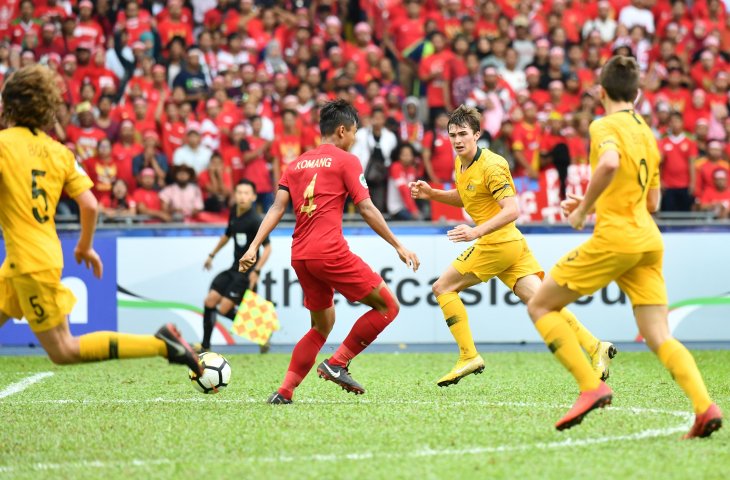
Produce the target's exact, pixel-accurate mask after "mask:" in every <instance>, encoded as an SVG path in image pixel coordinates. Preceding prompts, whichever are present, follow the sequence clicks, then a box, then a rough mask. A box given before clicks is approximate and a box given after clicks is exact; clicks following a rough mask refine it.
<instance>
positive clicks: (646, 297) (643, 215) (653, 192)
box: [528, 56, 722, 438]
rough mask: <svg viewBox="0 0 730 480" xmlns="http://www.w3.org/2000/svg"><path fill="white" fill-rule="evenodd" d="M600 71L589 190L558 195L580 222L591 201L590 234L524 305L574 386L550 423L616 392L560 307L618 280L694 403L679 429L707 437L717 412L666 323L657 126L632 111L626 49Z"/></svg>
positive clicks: (635, 73)
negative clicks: (600, 112)
mask: <svg viewBox="0 0 730 480" xmlns="http://www.w3.org/2000/svg"><path fill="white" fill-rule="evenodd" d="M599 80H600V85H601V101H602V103H603V105H604V107H605V109H606V116H605V117H603V118H601V119H598V120H596V121H594V122H593V123H592V124H591V127H590V134H591V148H590V161H591V168H592V170H593V175H592V178H591V182H590V184H589V185H588V189H587V191H586V194H585V197H583V198H581V197H573V198H570V199H568V200H566V201H564V202H563V203H562V207H563V213H564V214H565V215H566V216H568V220H569V221H570V224H571V225H572V226H573V227H574V228H576V229H578V230H581V229H583V226H584V225H585V222H586V217H587V215H588V214H589V213H591V212H593V211H594V210H595V213H596V225H595V227H594V230H593V236H592V237H591V238H590V239H589V240H588V241H587V242H586V243H584V244H582V245H581V246H580V247H578V248H577V249H576V250H574V251H572V252H570V253H568V254H567V255H565V256H564V257H563V258H562V259H561V260H560V261H558V263H557V264H556V265H555V267H553V269H552V270H551V272H550V276H549V277H548V278H547V279H546V281H545V283H543V285H542V287H540V289H539V290H538V292H537V293H536V294H535V296H534V297H533V298H532V300H531V301H530V303H529V304H528V311H529V313H530V317H532V321H533V322H535V327H536V328H537V330H538V332H540V335H542V337H543V339H544V340H545V343H546V344H547V345H548V347H549V348H550V351H552V352H553V354H554V355H555V357H557V359H558V360H559V361H560V362H561V363H562V364H563V365H564V366H565V368H566V369H568V370H569V371H570V373H571V374H572V375H573V376H574V377H575V379H576V381H577V382H578V385H579V387H580V392H581V393H580V396H579V397H578V400H577V401H576V403H575V405H574V406H573V408H571V409H570V411H568V413H567V414H566V415H565V416H564V417H563V418H562V419H560V420H559V421H558V423H557V424H556V425H555V427H556V428H557V429H558V430H563V429H566V428H570V427H572V426H574V425H577V424H579V423H580V422H581V421H582V420H583V417H584V416H585V415H586V414H587V413H588V412H590V411H591V410H593V409H595V408H601V407H603V406H605V405H607V404H610V403H611V400H612V397H613V392H612V391H611V389H610V388H609V387H608V386H607V385H606V384H605V383H604V382H602V381H601V380H599V379H598V378H596V376H595V375H593V372H592V371H591V368H590V365H589V364H588V362H586V361H585V358H583V356H582V355H581V354H580V348H579V346H578V341H577V339H576V336H575V333H574V332H573V330H571V329H570V328H569V327H568V322H567V319H566V318H565V316H564V315H563V314H562V312H563V311H564V310H563V308H564V307H565V306H566V305H568V304H569V303H572V302H574V301H575V300H577V299H578V298H580V297H581V296H583V295H588V294H590V293H593V292H594V291H596V290H598V289H600V288H602V287H604V286H606V285H608V284H609V283H610V282H612V281H614V280H615V281H616V283H617V284H618V285H619V287H621V289H622V290H623V291H624V292H625V293H626V295H628V297H629V299H630V300H631V304H632V306H633V308H634V315H635V317H636V323H637V325H638V327H639V331H640V332H641V334H642V335H643V337H644V338H645V339H646V343H647V345H648V346H649V348H650V349H651V350H652V351H653V352H654V353H656V354H657V356H658V357H659V359H660V360H661V362H662V363H663V364H664V366H665V367H666V368H667V369H668V370H669V371H670V372H671V374H672V376H673V377H674V379H675V380H676V382H677V383H678V384H679V385H680V387H682V389H683V390H684V392H685V393H686V394H687V396H688V397H689V398H690V399H691V401H692V404H693V405H694V410H695V413H696V415H697V416H696V420H695V423H694V425H693V427H692V429H691V430H690V431H689V432H688V433H687V434H686V435H685V438H693V437H706V436H709V435H710V434H712V432H714V431H715V430H717V429H718V428H720V427H721V426H722V412H720V409H719V408H718V407H717V405H715V404H714V403H712V401H711V400H710V396H709V395H708V393H707V388H706V387H705V384H704V381H703V380H702V376H701V375H700V372H699V370H698V369H697V365H696V364H695V361H694V359H693V358H692V355H691V354H690V353H689V351H687V349H686V348H685V347H684V346H683V345H682V344H681V343H679V342H678V341H677V340H675V339H674V338H672V336H671V334H670V333H669V327H668V325H667V292H666V286H665V284H664V277H663V275H662V260H663V256H664V244H663V242H662V237H661V234H660V233H659V229H658V228H657V225H656V223H654V220H653V219H652V218H651V212H655V211H656V210H657V209H658V208H659V196H660V191H659V162H660V157H659V149H658V147H657V143H656V140H655V139H654V135H653V133H652V132H651V130H650V129H649V127H648V126H647V125H646V123H644V120H643V119H642V117H641V115H639V114H637V113H635V112H634V110H633V107H634V99H635V98H636V96H637V94H638V83H639V67H638V64H637V63H636V61H635V60H634V59H633V58H631V57H621V56H618V57H613V58H611V59H610V60H609V61H608V62H607V63H606V65H604V67H603V69H602V70H601V75H600V79H599Z"/></svg>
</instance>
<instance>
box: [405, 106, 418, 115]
mask: <svg viewBox="0 0 730 480" xmlns="http://www.w3.org/2000/svg"><path fill="white" fill-rule="evenodd" d="M406 113H407V114H408V116H409V117H411V118H415V117H416V115H418V107H417V106H416V105H415V104H413V103H409V104H408V106H406Z"/></svg>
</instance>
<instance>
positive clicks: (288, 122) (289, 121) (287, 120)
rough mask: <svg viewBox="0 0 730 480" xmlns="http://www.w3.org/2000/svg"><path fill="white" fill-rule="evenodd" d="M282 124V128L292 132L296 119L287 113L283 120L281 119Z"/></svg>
mask: <svg viewBox="0 0 730 480" xmlns="http://www.w3.org/2000/svg"><path fill="white" fill-rule="evenodd" d="M282 123H283V125H284V128H286V129H287V130H293V129H295V128H296V126H297V117H295V116H294V115H292V114H291V113H287V114H286V115H284V118H282Z"/></svg>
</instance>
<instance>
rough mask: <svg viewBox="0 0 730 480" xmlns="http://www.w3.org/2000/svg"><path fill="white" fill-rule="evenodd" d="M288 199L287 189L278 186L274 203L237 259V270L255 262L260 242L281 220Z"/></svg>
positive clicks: (244, 269)
mask: <svg viewBox="0 0 730 480" xmlns="http://www.w3.org/2000/svg"><path fill="white" fill-rule="evenodd" d="M285 176H286V175H285ZM290 200H291V195H290V194H289V189H287V188H282V187H281V186H280V187H279V190H277V192H276V197H274V204H273V205H272V206H271V208H269V211H268V212H266V216H265V217H264V219H263V221H262V222H261V226H260V227H259V231H258V233H257V234H256V237H255V238H254V239H253V241H252V242H251V245H250V246H249V247H248V250H247V251H246V253H244V254H243V256H242V257H241V259H240V260H239V261H238V271H239V272H245V271H247V270H248V269H249V268H251V267H252V266H253V265H254V264H255V263H256V257H257V252H258V251H259V247H260V246H261V243H263V241H264V239H265V238H267V237H268V236H269V234H270V233H271V231H272V230H274V228H276V226H277V225H278V224H279V222H281V217H283V216H284V212H285V211H286V206H287V205H288V204H289V201H290Z"/></svg>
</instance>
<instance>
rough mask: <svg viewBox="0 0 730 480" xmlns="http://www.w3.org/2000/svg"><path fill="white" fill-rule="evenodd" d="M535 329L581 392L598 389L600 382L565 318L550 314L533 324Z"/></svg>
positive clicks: (556, 313)
mask: <svg viewBox="0 0 730 480" xmlns="http://www.w3.org/2000/svg"><path fill="white" fill-rule="evenodd" d="M535 328H537V331H538V332H540V335H541V336H542V338H543V340H545V344H547V346H548V348H549V349H550V351H551V352H553V355H555V357H557V359H558V360H559V361H560V363H562V364H563V366H564V367H565V368H567V369H568V370H569V371H570V373H571V374H572V375H573V377H575V379H576V381H577V382H578V386H579V387H580V391H581V392H585V391H587V390H595V389H596V388H598V386H599V385H600V383H601V381H600V380H599V379H598V378H597V377H596V376H595V374H594V373H593V369H592V368H591V364H590V363H588V359H586V357H585V355H584V354H583V350H581V349H580V344H579V343H578V339H577V338H576V336H575V333H574V332H573V330H572V329H571V328H570V326H568V322H567V320H566V319H565V317H563V316H562V315H561V314H560V313H558V312H550V313H548V314H547V315H545V316H544V317H542V318H540V320H538V321H537V322H536V323H535Z"/></svg>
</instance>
